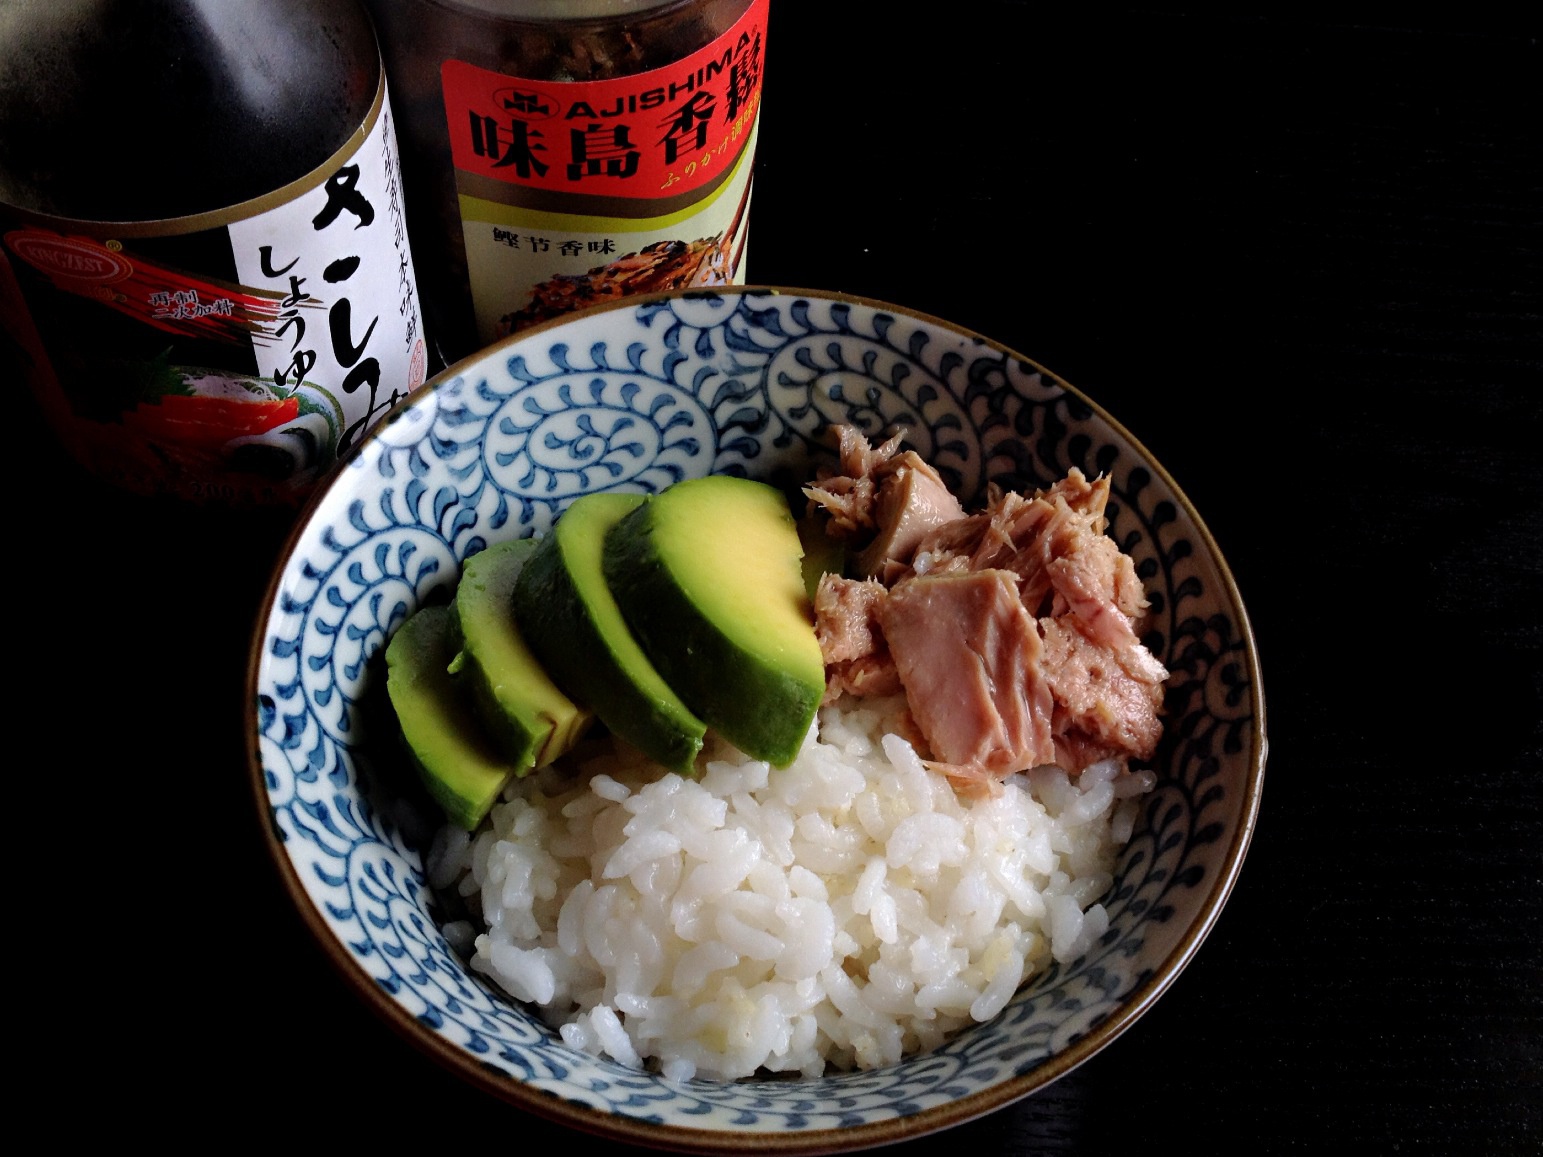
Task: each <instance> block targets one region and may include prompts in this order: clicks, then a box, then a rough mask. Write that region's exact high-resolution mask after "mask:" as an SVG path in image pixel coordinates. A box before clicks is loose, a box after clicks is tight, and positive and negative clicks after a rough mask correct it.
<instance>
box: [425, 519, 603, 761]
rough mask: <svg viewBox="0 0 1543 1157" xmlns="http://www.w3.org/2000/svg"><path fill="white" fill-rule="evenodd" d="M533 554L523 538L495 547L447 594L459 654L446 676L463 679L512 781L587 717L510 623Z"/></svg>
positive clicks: (578, 730) (550, 754) (573, 738)
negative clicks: (518, 584) (509, 766)
mask: <svg viewBox="0 0 1543 1157" xmlns="http://www.w3.org/2000/svg"><path fill="white" fill-rule="evenodd" d="M535 550H536V544H535V543H534V542H532V541H531V540H530V539H528V538H521V539H515V540H513V541H510V542H500V543H495V544H493V545H492V546H490V547H487V548H486V549H485V550H483V551H481V552H480V553H478V554H475V555H473V556H472V557H471V558H469V559H467V560H466V563H465V565H464V566H463V567H462V568H461V581H460V583H459V584H458V585H457V586H456V589H455V624H456V631H457V642H458V645H459V647H460V650H459V652H458V653H457V654H456V656H455V658H454V659H453V660H451V662H450V673H451V674H452V675H459V676H461V677H462V678H464V679H465V680H466V681H467V686H468V688H469V689H470V693H471V700H472V703H473V705H474V706H475V708H476V710H477V714H478V716H479V717H480V718H481V719H482V723H483V726H484V727H486V728H487V730H488V733H489V734H490V735H491V736H492V737H493V740H494V742H495V743H497V744H498V745H499V747H500V748H502V750H503V752H504V754H505V756H506V757H507V758H508V759H509V760H511V761H512V762H513V763H514V765H515V767H516V769H517V770H516V774H517V775H525V774H526V773H527V772H529V771H530V770H531V769H532V768H536V767H545V766H546V765H547V764H548V763H551V762H552V761H553V760H554V759H556V758H557V757H558V756H559V755H562V754H563V753H564V752H565V751H567V750H568V749H569V748H571V747H572V746H573V745H574V744H575V743H577V742H578V740H579V737H580V736H581V735H583V733H584V729H585V728H586V727H588V726H589V723H590V720H591V719H592V718H593V716H592V714H591V713H590V712H589V711H587V710H585V709H583V708H581V707H579V706H578V705H577V704H575V703H574V702H573V700H571V699H569V698H568V697H567V696H566V695H564V694H563V693H562V692H561V691H560V690H558V688H557V685H556V684H555V683H553V682H552V680H551V678H550V677H549V676H548V675H547V673H546V671H545V670H543V669H542V666H541V664H540V663H539V662H537V660H536V657H535V656H534V655H533V654H531V651H530V647H529V646H527V645H526V642H525V639H524V637H523V635H522V634H521V631H520V626H519V624H518V623H517V622H516V621H515V616H514V603H513V599H514V584H515V580H516V579H517V578H518V577H519V574H520V570H521V568H523V567H524V565H525V563H526V562H527V561H528V560H529V558H530V556H531V555H532V554H533V553H534V552H535Z"/></svg>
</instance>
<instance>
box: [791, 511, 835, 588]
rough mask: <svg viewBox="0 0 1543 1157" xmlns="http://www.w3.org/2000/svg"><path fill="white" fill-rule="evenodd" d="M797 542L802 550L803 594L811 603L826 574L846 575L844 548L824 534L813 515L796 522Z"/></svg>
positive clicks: (823, 528) (822, 527) (821, 525)
mask: <svg viewBox="0 0 1543 1157" xmlns="http://www.w3.org/2000/svg"><path fill="white" fill-rule="evenodd" d="M798 541H799V543H800V545H801V546H802V547H803V550H804V558H803V562H802V564H801V566H802V570H803V575H804V593H805V594H807V595H808V596H809V601H810V602H813V601H814V596H815V594H816V592H818V591H819V589H820V579H822V578H823V577H824V576H825V575H827V574H836V575H839V574H845V573H846V564H847V552H846V547H845V546H843V545H842V544H841V543H840V542H838V541H837V540H836V539H834V538H832V537H831V536H830V535H828V534H826V533H825V526H824V523H823V522H822V520H821V519H820V518H818V517H817V516H816V515H813V514H806V515H805V516H804V517H803V518H800V519H799V520H798Z"/></svg>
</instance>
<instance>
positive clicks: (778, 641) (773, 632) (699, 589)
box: [602, 475, 825, 767]
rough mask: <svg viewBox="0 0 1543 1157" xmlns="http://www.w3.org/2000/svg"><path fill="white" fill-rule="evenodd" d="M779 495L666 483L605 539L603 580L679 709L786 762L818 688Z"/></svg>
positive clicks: (751, 750) (819, 662)
mask: <svg viewBox="0 0 1543 1157" xmlns="http://www.w3.org/2000/svg"><path fill="white" fill-rule="evenodd" d="M802 554H803V549H802V547H801V545H800V543H799V536H798V529H797V527H796V525H795V523H794V521H793V516H792V514H791V512H790V511H789V510H788V506H787V502H786V501H785V500H784V499H783V497H782V495H781V493H779V492H778V491H777V490H776V489H774V488H773V487H771V486H768V485H766V484H764V483H761V482H752V481H750V480H748V479H744V478H734V477H730V476H727V475H713V476H710V477H707V478H696V479H691V480H688V481H685V482H677V483H676V484H675V485H674V486H671V487H669V488H668V489H666V490H664V491H663V492H662V493H660V494H658V495H655V496H653V497H652V498H649V499H648V500H646V501H645V502H643V503H642V504H641V505H639V506H638V507H637V508H636V509H635V510H633V511H632V512H631V513H630V514H628V515H627V516H626V517H625V518H623V519H621V521H619V522H618V523H617V524H616V525H615V527H614V528H613V529H612V530H611V532H610V533H609V534H608V535H607V536H606V539H605V547H604V552H603V557H602V563H603V568H604V573H605V579H606V583H607V584H608V585H609V587H610V589H611V593H612V595H613V596H614V597H615V599H616V602H617V605H618V606H619V607H620V608H621V613H622V616H623V618H624V619H625V620H626V623H627V625H628V626H629V627H631V628H632V632H633V634H634V635H635V636H636V637H637V640H638V642H639V644H640V645H641V646H642V648H643V651H644V653H645V654H646V655H647V656H648V657H649V659H650V660H651V661H652V663H653V665H654V667H655V668H656V669H657V670H658V672H659V674H660V675H662V676H663V677H664V679H665V681H666V682H667V683H668V684H669V685H670V686H671V687H673V688H674V689H675V692H676V693H677V694H678V695H679V696H680V698H681V699H682V701H684V702H685V704H686V706H687V707H688V708H690V710H691V711H692V712H693V713H694V714H695V715H696V716H697V717H698V718H700V719H702V720H703V721H704V722H705V723H706V724H707V726H709V727H711V728H713V729H714V730H715V731H717V732H718V733H719V734H721V735H722V736H723V737H724V738H725V739H727V740H728V741H729V742H730V743H732V744H734V746H736V747H738V748H739V749H740V750H741V751H743V752H744V753H745V754H746V755H748V756H750V757H751V758H753V759H764V760H766V761H768V762H769V763H772V764H774V765H775V766H778V767H784V766H786V765H787V764H789V763H791V762H792V760H793V757H794V756H795V755H797V754H798V749H799V747H800V746H801V745H802V743H803V740H804V736H805V735H806V734H807V733H808V731H809V726H810V724H811V723H812V722H813V719H814V713H815V710H816V709H817V708H818V707H819V704H820V698H821V696H822V695H823V694H824V691H825V665H824V661H823V659H822V658H821V655H820V645H819V642H818V640H817V639H816V638H815V634H814V625H813V615H812V612H811V610H810V601H809V596H808V594H807V592H806V590H805V586H804V576H803V573H802V570H801V565H800V559H801V556H802Z"/></svg>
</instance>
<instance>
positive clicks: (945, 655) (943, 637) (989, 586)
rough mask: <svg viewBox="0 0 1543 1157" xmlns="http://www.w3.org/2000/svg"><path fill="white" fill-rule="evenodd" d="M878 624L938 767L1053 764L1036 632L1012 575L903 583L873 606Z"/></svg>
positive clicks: (970, 772)
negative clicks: (877, 614) (876, 611)
mask: <svg viewBox="0 0 1543 1157" xmlns="http://www.w3.org/2000/svg"><path fill="white" fill-rule="evenodd" d="M879 621H880V624H881V625H882V627H883V631H884V638H885V640H886V641H887V643H888V645H889V650H890V654H891V655H893V657H894V660H895V668H896V670H897V671H898V672H899V675H900V682H901V685H902V686H903V687H904V688H905V697H906V704H907V706H908V707H909V708H910V712H911V716H912V718H913V719H914V720H915V721H916V725H917V726H918V727H919V728H920V729H921V732H922V734H923V735H924V736H926V738H927V743H928V746H929V747H930V748H931V750H932V755H933V758H934V761H935V762H936V763H938V764H941V765H944V768H943V769H944V770H946V771H948V772H949V774H951V775H953V774H957V775H959V776H960V777H965V778H969V777H975V776H977V775H981V774H983V775H986V776H991V777H995V778H1001V777H1003V776H1007V775H1011V774H1012V773H1014V772H1017V771H1027V770H1028V769H1029V768H1032V767H1038V766H1039V765H1040V764H1043V763H1050V762H1053V760H1054V758H1055V748H1054V743H1053V740H1052V737H1051V730H1050V723H1051V712H1052V710H1053V708H1054V703H1053V701H1052V699H1051V694H1050V688H1049V685H1048V684H1047V683H1046V682H1045V680H1044V678H1043V677H1042V675H1041V674H1040V663H1039V659H1040V650H1041V643H1040V637H1039V631H1038V629H1037V628H1036V625H1035V622H1034V620H1033V619H1032V618H1031V617H1030V616H1029V614H1028V612H1027V611H1025V610H1024V607H1023V602H1022V601H1021V600H1020V599H1019V598H1018V588H1017V582H1016V580H1015V579H1014V576H1013V575H1012V574H1011V573H1009V572H1008V571H1002V570H982V571H972V572H970V573H967V574H951V575H939V576H933V577H923V578H909V579H906V580H904V581H902V582H900V583H897V584H896V585H895V587H894V589H893V590H891V591H890V592H889V597H888V598H887V599H885V600H884V601H883V602H882V604H880V607H879Z"/></svg>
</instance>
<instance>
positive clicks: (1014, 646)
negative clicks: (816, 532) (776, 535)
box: [805, 426, 1168, 782]
mask: <svg viewBox="0 0 1543 1157" xmlns="http://www.w3.org/2000/svg"><path fill="white" fill-rule="evenodd" d="M838 434H839V442H840V459H841V462H840V469H839V470H838V471H834V472H829V473H827V474H825V475H823V476H822V477H821V478H820V479H819V480H818V481H817V483H816V484H814V485H812V486H810V487H808V488H806V489H805V494H806V495H807V496H808V497H809V499H810V505H811V510H823V511H824V513H825V516H826V526H827V532H828V533H831V534H833V535H835V536H837V537H839V538H841V539H842V540H843V541H845V542H846V544H847V546H848V549H849V554H851V555H852V557H854V558H855V559H856V560H857V567H856V568H855V569H858V570H859V571H860V573H861V574H862V575H863V576H864V577H863V579H861V580H857V579H845V578H840V577H838V576H826V581H829V583H830V585H829V587H828V588H827V587H826V585H825V582H823V581H822V585H821V591H822V595H821V597H820V598H817V599H816V607H815V610H816V616H817V619H818V622H819V626H818V628H817V629H818V631H819V632H820V635H821V640H822V642H821V646H822V649H826V648H827V641H828V643H829V649H827V650H825V653H826V664H827V688H826V697H827V700H831V699H834V698H836V697H837V696H839V695H840V694H842V693H851V694H857V695H864V694H885V693H890V692H888V691H885V690H883V689H884V688H890V689H891V690H892V689H893V688H894V686H895V684H896V683H897V682H898V684H899V685H900V687H901V688H903V690H904V691H905V696H906V703H907V706H908V709H909V711H910V714H911V716H912V717H913V720H914V722H915V723H916V725H917V727H918V728H919V729H920V732H921V734H922V736H923V737H924V739H925V742H926V744H927V746H928V748H929V749H930V754H931V756H932V757H933V758H932V762H933V763H934V765H935V766H937V767H938V768H939V769H940V770H943V771H945V772H946V773H947V774H949V775H950V776H952V777H953V778H955V779H956V780H958V781H963V782H974V781H979V780H983V779H991V778H999V777H1001V776H1004V775H1008V774H1011V773H1012V772H1014V771H1020V770H1024V769H1026V768H1029V767H1033V766H1036V765H1037V763H1049V762H1056V763H1059V764H1060V765H1061V766H1062V767H1063V768H1065V769H1066V770H1067V771H1070V772H1073V773H1075V772H1078V771H1080V770H1081V769H1082V768H1084V767H1086V766H1088V765H1089V764H1090V763H1093V762H1096V761H1098V760H1100V759H1106V758H1117V759H1121V760H1126V759H1131V758H1134V759H1149V758H1151V756H1152V754H1153V752H1154V750H1155V748H1156V744H1157V740H1158V738H1159V737H1160V735H1161V733H1162V723H1161V714H1162V687H1163V683H1164V681H1165V680H1166V679H1167V677H1168V672H1167V670H1166V669H1165V668H1164V667H1163V665H1162V664H1161V663H1160V662H1159V661H1158V660H1157V658H1156V656H1154V655H1153V654H1152V653H1151V652H1150V651H1149V650H1148V649H1147V648H1146V647H1145V646H1144V645H1143V644H1142V642H1141V640H1140V635H1139V633H1138V632H1139V626H1140V621H1141V617H1142V615H1144V614H1145V612H1146V609H1147V605H1148V604H1147V599H1146V592H1145V591H1144V590H1143V589H1142V586H1141V581H1140V577H1139V576H1138V575H1137V573H1136V568H1135V564H1134V562H1133V561H1132V560H1131V558H1130V557H1129V556H1128V555H1126V554H1125V553H1124V552H1122V551H1121V550H1120V549H1119V546H1118V544H1117V543H1115V541H1114V540H1113V539H1111V538H1110V537H1109V536H1108V535H1107V534H1106V533H1105V531H1106V530H1107V517H1106V515H1105V509H1106V506H1107V503H1108V499H1109V480H1108V479H1107V478H1104V477H1099V478H1095V479H1092V480H1090V479H1088V478H1087V477H1086V476H1085V475H1083V473H1082V472H1081V471H1080V470H1077V469H1075V468H1073V469H1072V470H1070V471H1069V472H1068V473H1067V475H1066V477H1064V478H1062V479H1061V480H1059V481H1057V482H1056V483H1054V484H1053V485H1052V486H1049V487H1047V488H1046V489H1044V490H1041V491H1038V492H1036V493H1033V494H1024V493H1018V492H1012V491H1006V492H1004V491H1001V490H999V489H996V488H993V489H992V490H991V492H990V493H989V494H988V497H987V503H986V506H985V508H984V509H983V510H981V511H979V512H977V513H973V514H966V513H965V512H964V510H963V508H962V507H961V506H960V505H959V503H958V501H957V500H956V499H954V497H953V496H952V495H951V494H949V493H948V491H947V487H946V486H945V485H944V484H943V482H942V479H941V478H940V477H939V476H938V474H937V472H936V471H935V470H933V469H932V468H931V467H930V466H928V465H927V464H926V463H925V462H923V461H922V460H921V459H920V458H919V457H918V456H917V455H916V454H915V453H914V452H913V451H909V450H907V451H900V450H899V445H900V440H899V437H898V436H897V437H895V438H891V439H890V440H889V441H888V442H886V443H884V444H883V445H882V446H880V447H879V448H878V449H876V450H875V449H873V448H872V447H871V446H870V445H869V443H868V441H867V439H866V438H865V437H864V436H863V435H862V434H861V432H859V431H857V430H856V429H855V428H854V427H850V426H847V427H841V428H840V429H839V431H838ZM940 492H941V493H940ZM865 688H867V689H865ZM1025 760H1028V761H1030V762H1025Z"/></svg>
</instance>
